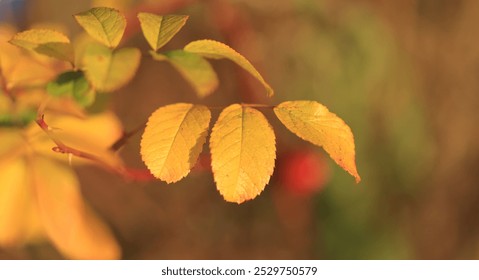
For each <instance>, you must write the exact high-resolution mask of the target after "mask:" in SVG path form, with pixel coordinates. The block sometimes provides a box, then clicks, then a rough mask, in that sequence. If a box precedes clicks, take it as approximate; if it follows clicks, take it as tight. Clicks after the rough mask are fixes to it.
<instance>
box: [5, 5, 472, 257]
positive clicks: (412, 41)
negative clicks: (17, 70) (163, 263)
mask: <svg viewBox="0 0 479 280" xmlns="http://www.w3.org/2000/svg"><path fill="white" fill-rule="evenodd" d="M92 5H107V6H114V7H118V8H120V9H122V10H123V11H124V13H125V14H127V16H128V19H129V21H130V22H129V28H128V30H127V38H125V40H124V41H123V44H124V45H135V46H140V47H141V48H142V49H143V50H144V51H145V52H146V51H147V49H148V47H147V44H146V42H145V40H144V39H143V37H142V35H141V34H140V33H139V27H138V23H137V22H136V18H135V17H136V13H137V12H138V11H149V12H154V13H160V14H166V13H180V14H188V15H190V18H189V21H188V22H187V25H186V26H185V27H184V28H183V30H182V31H181V32H180V33H179V34H178V35H177V36H176V37H175V38H174V39H173V40H172V41H171V42H170V43H169V44H168V45H167V46H166V49H175V48H181V47H183V46H184V45H185V44H186V43H187V42H189V41H192V40H196V39H202V38H211V39H215V40H219V41H222V42H225V43H227V44H229V45H230V46H232V47H233V48H235V49H236V50H238V51H239V52H240V53H242V54H244V55H245V56H246V57H247V58H248V59H250V61H252V63H253V64H254V65H255V66H257V68H258V69H259V71H260V72H261V73H263V75H264V76H265V78H266V80H267V81H269V82H270V84H271V85H272V86H273V88H274V89H275V91H276V95H275V96H274V98H272V99H267V98H265V97H264V96H263V95H264V93H263V90H262V88H261V86H260V85H259V84H258V83H257V82H256V81H255V80H254V79H252V78H251V77H249V74H247V73H246V72H244V71H243V70H241V69H239V68H238V67H237V66H235V65H234V64H233V63H230V62H228V61H213V65H214V67H215V69H216V70H217V71H218V73H219V77H220V81H221V85H220V88H219V90H218V91H217V92H216V93H214V94H213V95H212V96H210V97H208V98H206V99H204V100H200V99H198V98H197V97H196V96H195V94H194V92H193V90H192V89H191V88H190V87H189V85H188V84H187V83H186V82H185V81H184V80H182V78H181V77H180V75H179V74H178V73H177V72H175V71H174V70H173V68H172V67H171V66H170V65H168V64H166V63H158V62H153V61H152V60H151V59H150V58H149V57H147V56H145V57H144V58H143V59H142V64H141V67H140V69H139V72H138V74H137V76H136V78H135V79H134V80H133V82H131V83H130V84H129V85H128V86H126V87H125V88H123V89H121V90H120V91H118V92H116V93H114V94H111V95H109V96H106V97H104V98H105V104H106V106H108V107H110V108H111V109H113V110H114V111H115V112H116V113H117V114H118V116H119V118H120V119H121V121H122V123H123V124H124V127H125V129H126V130H127V131H128V130H132V129H134V128H136V127H137V126H138V125H139V124H141V123H144V122H145V120H146V119H147V118H148V116H149V115H150V114H151V113H152V112H153V111H154V110H156V108H157V107H159V106H162V105H166V104H170V103H176V102H195V103H202V104H207V105H211V106H225V105H228V104H231V103H235V102H247V103H266V104H278V103H280V102H282V101H285V100H299V99H309V100H317V101H319V102H321V103H323V104H324V105H326V106H328V107H329V108H330V110H331V111H333V112H335V113H336V114H338V115H339V116H340V117H341V118H343V119H344V120H345V121H346V123H348V124H349V126H350V127H351V129H352V130H353V133H354V134H355V140H356V155H357V165H358V171H359V173H360V174H361V177H362V182H361V183H360V184H358V185H356V184H355V183H354V179H353V178H352V177H351V176H349V175H348V174H347V173H346V172H344V171H343V170H341V169H340V168H339V167H337V166H335V164H334V163H333V161H332V160H330V159H329V158H327V155H326V154H325V153H324V152H323V151H322V150H321V149H320V148H317V147H314V146H312V145H310V144H308V143H306V142H303V141H302V140H300V139H297V138H296V137H295V136H294V135H293V134H291V133H290V132H289V131H287V130H286V129H285V128H284V127H282V126H281V125H280V124H279V122H278V121H276V120H275V118H274V115H273V114H272V112H271V111H270V110H269V111H268V110H264V111H263V112H264V113H265V114H266V116H267V117H268V118H269V120H270V121H271V123H272V124H273V127H274V128H275V132H276V136H277V139H278V160H277V168H276V170H275V173H274V176H273V178H272V179H271V182H270V184H269V185H268V186H267V187H266V190H265V191H264V192H263V193H262V194H261V195H260V196H259V197H258V198H257V199H255V200H253V201H249V202H246V203H244V204H241V205H236V204H231V203H227V202H225V201H223V200H222V198H221V196H220V195H219V193H218V192H217V191H216V189H215V185H214V182H213V179H212V174H211V172H210V171H209V168H208V156H207V152H208V150H207V147H206V146H205V148H206V151H205V153H204V155H203V156H202V158H201V161H200V162H199V163H198V165H197V167H196V168H195V170H194V171H193V172H192V174H190V176H188V177H187V178H186V179H184V180H182V181H181V182H179V183H176V184H173V185H167V184H165V183H163V182H160V181H152V182H145V183H132V182H125V181H123V180H122V179H121V178H118V177H116V176H115V175H113V174H110V173H107V172H105V171H103V170H99V169H98V168H94V167H82V168H78V169H77V172H78V173H79V176H80V180H81V183H82V192H83V194H84V196H85V198H86V200H88V201H89V202H90V203H91V204H92V205H93V207H94V208H95V209H96V210H97V211H98V213H100V215H101V216H102V217H104V219H105V220H106V221H107V222H108V223H109V225H110V226H111V227H112V228H113V230H114V232H115V234H116V236H117V238H118V240H119V242H120V244H121V246H122V249H123V257H124V258H125V259H264V258H266V259H477V258H479V145H478V143H479V139H478V138H479V137H478V136H479V130H478V124H477V123H478V120H479V110H478V108H479V36H478V33H477V27H478V26H479V17H478V15H479V2H478V1H476V0H394V1H385V0H281V1H257V0H196V1H195V0H162V1H147V0H144V1H133V0H130V1H128V0H121V1H93V2H91V1H60V0H35V1H33V0H31V1H19V0H0V21H5V22H11V23H13V24H15V25H17V26H18V29H19V30H23V29H27V28H29V27H31V26H34V25H38V24H47V25H52V26H60V25H61V26H63V27H62V28H63V30H65V31H64V32H67V33H69V34H70V35H71V36H73V35H75V34H78V33H79V32H80V28H79V27H78V26H77V25H76V23H75V22H74V20H73V18H72V16H71V15H72V14H75V13H78V12H80V11H84V10H86V9H88V8H89V7H91V6H92ZM218 114H219V111H214V112H213V117H214V118H216V117H217V116H218ZM140 134H141V133H139V134H137V135H135V136H134V137H132V138H131V139H130V141H129V142H128V143H127V145H126V146H125V147H124V148H123V150H122V152H121V153H122V156H123V157H124V158H125V160H126V161H127V162H129V164H130V165H131V166H135V167H144V166H143V164H142V162H141V159H140V155H139V140H140V137H141V136H140ZM0 141H1V139H0ZM0 258H4V259H17V258H18V259H25V258H26V259H32V258H33V259H56V258H62V257H61V255H59V254H58V252H56V251H55V249H54V248H53V247H52V246H51V245H49V244H38V245H30V246H28V247H25V248H3V249H2V248H0Z"/></svg>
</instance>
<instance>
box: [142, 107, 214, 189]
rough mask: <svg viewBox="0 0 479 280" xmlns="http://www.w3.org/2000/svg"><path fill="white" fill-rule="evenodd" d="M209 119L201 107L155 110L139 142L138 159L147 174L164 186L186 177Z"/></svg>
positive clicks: (201, 142)
mask: <svg viewBox="0 0 479 280" xmlns="http://www.w3.org/2000/svg"><path fill="white" fill-rule="evenodd" d="M210 119H211V113H210V111H209V110H208V108H206V107H205V106H202V105H193V104H186V103H177V104H172V105H168V106H165V107H161V108H159V109H158V110H156V111H155V112H154V113H153V114H152V115H151V116H150V118H149V119H148V123H147V125H146V128H145V132H144V133H143V136H142V139H141V156H142V158H143V161H144V162H145V164H146V166H147V167H148V169H149V170H150V171H151V173H152V174H153V175H154V176H155V177H157V178H159V179H161V180H163V181H165V182H167V183H173V182H176V181H179V180H180V179H181V178H183V177H185V176H186V175H188V173H189V172H190V170H191V168H192V167H193V166H194V165H195V163H196V161H197V159H198V156H199V154H200V153H201V150H202V148H203V144H204V143H205V141H206V136H207V134H208V127H209V123H210Z"/></svg>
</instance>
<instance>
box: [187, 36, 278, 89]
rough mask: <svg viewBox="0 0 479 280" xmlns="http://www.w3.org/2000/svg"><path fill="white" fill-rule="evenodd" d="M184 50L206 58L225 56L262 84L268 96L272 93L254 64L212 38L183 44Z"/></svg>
mask: <svg viewBox="0 0 479 280" xmlns="http://www.w3.org/2000/svg"><path fill="white" fill-rule="evenodd" d="M184 50H185V51H188V52H192V53H197V54H200V55H202V56H204V57H206V58H212V59H222V58H226V59H229V60H231V61H233V62H235V63H236V64H238V65H239V66H241V67H242V68H243V69H245V70H246V71H248V72H249V73H250V74H251V75H253V77H255V78H256V79H258V81H260V82H261V83H262V84H263V86H264V87H265V89H266V93H267V94H268V96H272V95H273V89H272V88H271V86H270V85H269V84H268V83H266V81H265V80H264V79H263V77H262V76H261V74H260V73H259V72H258V71H257V70H256V68H254V66H253V65H252V64H251V63H250V62H249V61H248V60H247V59H246V58H245V57H244V56H242V55H241V54H239V53H238V52H236V51H235V50H233V49H232V48H231V47H229V46H227V45H225V44H223V43H220V42H217V41H213V40H199V41H194V42H191V43H189V44H188V45H186V46H185V48H184Z"/></svg>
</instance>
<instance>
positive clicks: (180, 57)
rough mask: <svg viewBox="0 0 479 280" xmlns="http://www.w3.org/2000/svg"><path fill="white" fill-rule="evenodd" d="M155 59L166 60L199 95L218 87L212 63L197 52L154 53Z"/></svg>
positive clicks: (208, 93)
mask: <svg viewBox="0 0 479 280" xmlns="http://www.w3.org/2000/svg"><path fill="white" fill-rule="evenodd" d="M151 55H152V56H153V59H155V60H159V61H162V60H166V61H168V62H170V63H171V64H172V65H173V67H175V68H176V70H178V72H180V74H181V75H182V76H183V78H185V80H187V81H188V82H189V83H190V85H191V86H192V87H193V89H194V90H195V91H196V93H197V95H198V97H200V98H201V97H206V96H208V95H210V94H211V93H212V92H213V91H214V90H215V89H216V88H217V87H218V76H217V75H216V72H215V70H213V67H212V66H211V64H210V63H209V62H208V61H207V60H206V59H204V58H203V57H201V56H200V55H197V54H195V53H190V52H185V51H182V50H175V51H170V52H167V53H165V54H158V53H152V54H151Z"/></svg>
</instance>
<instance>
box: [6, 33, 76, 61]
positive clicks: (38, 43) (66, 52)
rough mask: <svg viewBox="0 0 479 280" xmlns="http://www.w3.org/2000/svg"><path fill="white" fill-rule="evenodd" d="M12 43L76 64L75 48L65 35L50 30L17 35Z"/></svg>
mask: <svg viewBox="0 0 479 280" xmlns="http://www.w3.org/2000/svg"><path fill="white" fill-rule="evenodd" d="M10 43H11V44H13V45H15V46H18V47H22V48H24V49H27V50H30V51H34V52H36V53H39V54H43V55H46V56H50V57H54V58H57V59H60V60H65V61H69V62H72V63H73V62H74V55H73V47H72V45H71V44H70V40H69V39H68V37H67V36H65V35H64V34H62V33H60V32H58V31H55V30H49V29H31V30H27V31H23V32H20V33H17V34H15V36H13V38H12V39H11V40H10Z"/></svg>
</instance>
